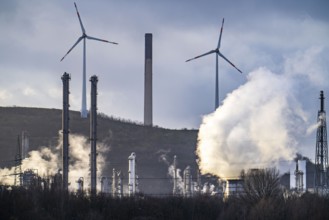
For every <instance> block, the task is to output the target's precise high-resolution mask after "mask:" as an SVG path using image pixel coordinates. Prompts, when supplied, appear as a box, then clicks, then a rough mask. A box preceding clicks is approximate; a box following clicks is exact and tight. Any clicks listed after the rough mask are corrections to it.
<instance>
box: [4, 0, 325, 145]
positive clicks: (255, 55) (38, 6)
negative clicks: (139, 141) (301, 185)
mask: <svg viewBox="0 0 329 220" xmlns="http://www.w3.org/2000/svg"><path fill="white" fill-rule="evenodd" d="M265 2H266V3H265ZM76 3H77V5H78V9H79V12H80V15H81V18H82V21H83V23H84V26H85V29H86V33H87V34H88V35H90V36H93V37H98V38H103V39H107V40H110V41H115V42H118V43H119V45H112V44H106V43H102V42H97V41H90V40H89V41H87V78H88V79H89V77H90V76H91V75H94V74H96V75H97V76H98V77H99V83H98V94H99V96H98V103H99V105H98V111H99V112H104V113H105V114H107V115H113V116H115V117H120V118H125V119H130V120H133V121H139V122H142V121H143V106H144V100H143V97H144V35H145V33H153V74H154V75H153V86H154V87H153V104H154V105H153V120H154V124H155V125H158V126H161V127H166V128H199V125H200V123H201V120H202V116H203V115H206V114H209V113H211V112H213V111H214V104H215V103H214V95H215V94H214V90H215V56H213V55H210V56H207V57H203V58H200V59H198V60H194V61H193V62H189V63H185V60H187V59H189V58H191V57H194V56H196V55H199V54H201V53H204V52H207V51H209V50H211V49H214V48H215V47H216V45H217V41H218V35H219V30H220V25H221V20H222V18H223V17H225V25H224V31H223V37H222V46H221V52H222V53H223V54H224V55H225V56H226V57H227V58H228V59H230V60H231V61H232V62H233V63H234V64H235V65H236V66H237V67H238V68H239V69H241V70H242V71H243V74H240V73H239V72H237V71H236V70H235V69H234V68H232V67H231V66H230V65H229V64H228V63H226V62H225V61H224V60H222V59H220V64H219V74H220V102H222V101H223V100H224V99H225V97H226V95H227V94H229V93H231V92H233V91H234V90H236V89H238V88H239V87H240V86H242V85H244V84H245V83H246V82H247V80H248V74H249V73H250V72H252V71H254V70H256V69H258V68H260V67H265V68H267V69H269V70H270V71H271V72H273V73H275V74H283V72H293V74H296V73H302V74H297V75H296V80H297V81H298V80H299V79H301V78H302V79H303V77H304V78H307V80H300V81H298V82H297V83H296V86H295V87H294V88H292V90H291V91H292V92H293V93H294V94H295V98H296V99H297V100H299V102H300V105H301V108H302V109H303V110H304V111H305V112H306V117H307V118H308V119H309V120H310V122H309V123H310V124H312V123H315V121H316V114H317V110H318V106H319V104H318V103H319V102H318V97H319V91H320V90H324V92H325V96H326V97H329V89H328V82H329V77H328V75H329V56H328V55H329V48H328V46H329V40H328V39H329V13H328V10H329V2H328V1H326V0H316V1H315V0H309V1H307V0H301V1H292V0H284V1H278V0H276V1H262V0H250V1H243V0H238V1H220V0H216V1H215V0H214V1H212V0H211V1H190V0H181V1H174V0H173V1H151V0H130V1H107V0H106V1H105V0H97V1H87V0H77V1H76ZM0 27H1V36H0V73H1V76H2V77H1V80H0V105H1V106H13V105H16V106H31V107H45V108H61V107H62V81H61V75H62V74H63V73H64V72H68V73H70V74H71V78H72V79H71V81H70V91H71V95H70V104H71V109H72V110H80V107H81V83H82V43H80V44H79V45H78V46H77V47H76V48H75V49H74V50H73V51H72V52H71V53H70V54H69V55H68V56H67V57H66V58H65V59H64V61H62V62H60V59H61V58H62V57H63V56H64V54H65V53H66V52H67V51H68V49H69V48H70V47H71V46H72V45H73V44H74V43H75V42H76V40H77V39H78V38H79V37H80V36H81V29H80V26H79V21H78V18H77V15H76V12H75V8H74V4H73V1H69V0H56V1H55V0H53V1H43V0H29V1H25V0H1V1H0ZM315 58H316V59H315ZM291 63H293V64H291ZM304 72H305V74H303V73H304ZM309 73H315V75H314V77H313V76H311V77H310V76H309V75H308V74H309ZM312 77H313V78H312ZM89 88H90V83H89V82H88V84H87V91H88V93H87V94H88V99H87V102H88V106H89V103H90V100H89V93H90V89H89ZM257 92H259V93H262V92H263V91H257ZM327 106H328V105H327ZM312 138H314V135H313V136H312ZM312 149H313V147H312Z"/></svg>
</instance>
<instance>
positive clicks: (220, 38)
mask: <svg viewBox="0 0 329 220" xmlns="http://www.w3.org/2000/svg"><path fill="white" fill-rule="evenodd" d="M223 27H224V18H223V21H222V28H221V29H220V34H219V39H218V45H217V49H219V48H220V42H221V40H222V33H223Z"/></svg>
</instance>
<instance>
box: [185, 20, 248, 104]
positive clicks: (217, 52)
mask: <svg viewBox="0 0 329 220" xmlns="http://www.w3.org/2000/svg"><path fill="white" fill-rule="evenodd" d="M223 26H224V18H223V21H222V28H221V29H220V35H219V39H218V44H217V47H216V49H214V50H211V51H209V52H207V53H204V54H201V55H199V56H196V57H194V58H191V59H188V60H186V61H185V62H189V61H191V60H195V59H198V58H200V57H203V56H207V55H209V54H212V53H215V54H216V90H215V110H216V109H217V108H218V106H219V89H218V57H222V58H223V59H224V60H226V61H227V62H228V63H229V64H231V65H232V66H233V67H234V68H235V69H237V70H238V71H239V72H240V73H242V71H241V70H239V69H238V68H237V67H236V66H235V65H234V64H233V63H232V62H231V61H229V60H228V59H227V58H226V57H225V56H224V55H223V54H222V53H221V52H220V51H219V48H220V42H221V39H222V33H223Z"/></svg>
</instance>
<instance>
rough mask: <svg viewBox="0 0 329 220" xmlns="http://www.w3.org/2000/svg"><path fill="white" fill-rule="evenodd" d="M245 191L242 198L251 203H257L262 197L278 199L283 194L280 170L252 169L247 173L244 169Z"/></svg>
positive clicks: (242, 175)
mask: <svg viewBox="0 0 329 220" xmlns="http://www.w3.org/2000/svg"><path fill="white" fill-rule="evenodd" d="M241 178H242V179H243V180H244V184H243V189H244V193H243V194H242V195H241V198H242V199H243V200H245V202H248V203H249V204H255V203H257V202H258V201H260V200H262V199H269V198H271V199H276V198H280V197H281V196H282V191H281V188H280V178H279V171H278V170H277V169H276V168H269V169H252V170H248V171H247V173H245V172H244V171H242V173H241Z"/></svg>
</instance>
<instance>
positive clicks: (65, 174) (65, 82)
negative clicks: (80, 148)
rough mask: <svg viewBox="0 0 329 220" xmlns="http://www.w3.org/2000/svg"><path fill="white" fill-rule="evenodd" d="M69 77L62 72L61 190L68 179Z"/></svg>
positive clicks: (66, 186)
mask: <svg viewBox="0 0 329 220" xmlns="http://www.w3.org/2000/svg"><path fill="white" fill-rule="evenodd" d="M70 79H71V77H70V75H69V74H68V73H66V72H65V73H64V74H63V76H62V81H63V112H62V133H63V152H62V155H63V178H62V186H63V190H64V191H67V190H68V180H69V178H68V177H69V133H70V131H69V119H70V118H69V107H70V105H69V94H70V92H69V81H70Z"/></svg>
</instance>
